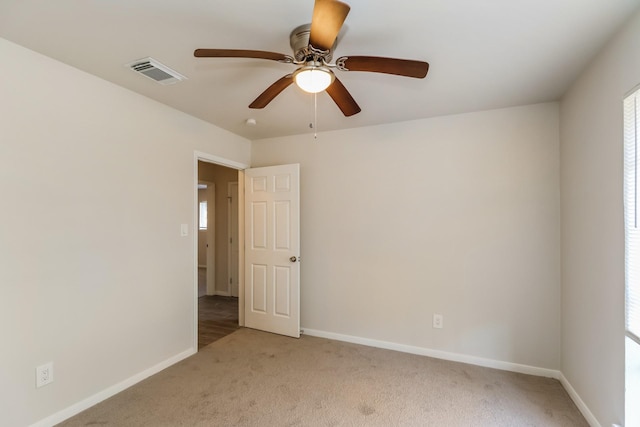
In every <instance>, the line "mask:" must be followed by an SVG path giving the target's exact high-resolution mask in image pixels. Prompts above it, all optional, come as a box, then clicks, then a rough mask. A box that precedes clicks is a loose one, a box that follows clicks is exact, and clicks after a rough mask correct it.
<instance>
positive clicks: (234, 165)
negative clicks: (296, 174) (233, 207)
mask: <svg viewBox="0 0 640 427" xmlns="http://www.w3.org/2000/svg"><path fill="white" fill-rule="evenodd" d="M199 160H201V161H203V162H207V163H215V164H217V165H220V166H225V167H228V168H231V169H236V170H237V171H238V200H244V172H243V170H244V169H247V168H249V165H248V164H245V163H240V162H236V161H234V160H229V159H225V158H223V157H219V156H215V155H213V154H209V153H205V152H202V151H194V152H193V202H192V203H191V206H192V209H193V222H192V223H193V227H192V229H193V231H192V234H191V235H192V236H194V238H193V242H194V243H193V337H192V346H193V348H194V351H197V348H198V239H197V237H196V236H198V161H199ZM238 228H239V230H238V245H239V246H238V252H239V255H238V269H239V272H238V323H239V324H240V326H244V203H238Z"/></svg>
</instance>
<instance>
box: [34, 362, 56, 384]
mask: <svg viewBox="0 0 640 427" xmlns="http://www.w3.org/2000/svg"><path fill="white" fill-rule="evenodd" d="M52 382H53V362H49V363H45V364H44V365H40V366H38V367H37V368H36V388H40V387H42V386H45V385H47V384H49V383H52Z"/></svg>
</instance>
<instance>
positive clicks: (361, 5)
mask: <svg viewBox="0 0 640 427" xmlns="http://www.w3.org/2000/svg"><path fill="white" fill-rule="evenodd" d="M347 3H349V4H350V6H351V13H350V14H349V16H348V17H347V20H346V23H345V26H344V27H343V30H342V32H341V35H340V38H339V45H338V47H337V49H336V52H335V54H334V58H337V57H339V56H346V55H374V56H387V57H395V58H406V59H418V60H423V61H427V62H429V63H430V65H431V68H430V70H429V74H428V75H427V77H426V79H424V80H419V79H412V78H405V77H397V76H390V75H386V74H375V73H363V72H340V71H338V72H337V73H338V75H339V78H340V79H341V80H342V82H343V83H344V85H345V86H346V87H347V89H348V90H349V91H350V92H351V94H352V96H353V97H354V98H355V100H356V101H357V102H358V104H359V105H360V107H361V108H362V112H361V113H359V114H357V115H355V116H353V117H344V116H343V115H342V114H341V113H340V111H339V110H338V108H337V107H336V106H335V104H334V103H333V101H332V100H331V99H330V98H329V96H328V95H327V94H325V93H321V94H319V95H318V98H317V102H318V122H317V123H318V130H319V131H326V130H333V129H344V128H350V127H359V126H369V125H376V124H381V123H390V122H398V121H405V120H413V119H419V118H425V117H432V116H438V115H444V114H452V113H462V112H470V111H478V110H485V109H492V108H501V107H509V106H515V105H524V104H531V103H538V102H546V101H553V100H557V99H559V97H560V96H561V95H562V94H563V93H564V91H565V90H566V89H567V87H568V85H569V84H570V83H571V82H572V81H573V80H574V79H575V78H576V76H577V75H578V74H579V72H580V70H581V69H583V68H584V66H585V65H586V64H587V63H588V61H589V60H590V59H591V58H592V57H593V55H594V54H595V53H596V52H597V51H598V50H599V49H600V48H601V47H602V46H603V45H604V43H605V42H606V41H607V40H608V39H609V38H610V37H611V36H612V35H613V33H614V32H615V30H616V29H618V28H619V27H620V25H622V24H623V22H624V21H625V20H626V19H627V18H628V17H629V15H630V14H631V13H633V11H634V10H636V9H637V7H638V5H639V4H640V0H485V1H478V0H426V1H424V0H423V1H420V0H395V1H392V2H390V1H375V0H347ZM312 10H313V0H271V1H263V0H245V1H241V0H236V1H228V0H226V1H225V0H56V1H52V0H0V37H3V38H6V39H8V40H11V41H13V42H15V43H18V44H20V45H22V46H25V47H27V48H29V49H32V50H35V51H37V52H40V53H43V54H45V55H47V56H50V57H52V58H55V59H57V60H60V61H62V62H64V63H67V64H69V65H72V66H74V67H76V68H79V69H81V70H84V71H86V72H88V73H91V74H94V75H96V76H99V77H101V78H103V79H105V80H108V81H111V82H113V83H115V84H117V85H120V86H123V87H125V88H128V89H130V90H132V91H135V92H138V93H140V94H142V95H145V96H148V97H150V98H153V99H156V100H158V101H160V102H162V103H165V104H167V105H170V106H172V107H174V108H177V109H178V110H181V111H184V112H186V113H188V114H191V115H193V116H196V117H199V118H201V119H203V120H206V121H208V122H211V123H213V124H215V125H217V126H219V127H222V128H224V129H227V130H229V131H231V132H233V133H235V134H238V135H242V136H244V137H246V138H249V139H252V140H254V139H260V138H266V137H274V136H283V135H292V134H301V133H307V132H310V130H309V123H310V122H312V121H313V117H314V111H313V95H309V94H305V93H303V92H302V91H300V90H299V89H298V88H296V87H295V86H291V87H289V88H288V89H286V90H285V91H284V92H283V93H282V94H280V95H279V96H278V97H277V98H276V99H274V100H273V101H272V102H271V104H269V105H268V106H267V107H266V108H265V109H263V110H252V109H249V108H248V107H247V106H248V105H249V104H250V103H251V102H252V101H253V100H254V99H255V98H256V97H257V96H258V95H259V94H260V93H261V92H262V91H263V90H264V89H266V88H267V87H268V86H269V85H270V84H271V83H273V82H274V81H276V80H277V79H279V78H280V77H282V76H283V75H285V74H288V73H290V72H291V71H293V70H294V69H295V68H294V66H292V65H287V64H281V63H278V62H274V61H267V60H257V59H213V58H200V59H198V58H194V57H193V51H194V50H195V49H196V48H229V49H254V50H267V51H273V52H280V53H285V54H291V49H290V47H289V33H290V32H291V30H292V29H293V28H294V27H296V26H298V25H301V24H305V23H308V22H309V21H310V19H311V12H312ZM148 56H151V57H153V58H155V59H157V60H158V61H160V62H161V63H163V64H165V65H167V66H169V67H171V68H173V69H174V70H176V71H178V72H179V73H181V74H183V75H186V76H187V77H188V80H186V81H184V82H181V83H178V84H175V85H169V86H162V85H159V84H158V83H155V82H153V81H152V80H149V79H147V78H145V77H143V76H141V75H139V74H137V73H134V72H132V71H130V70H129V69H128V68H126V67H125V66H124V65H125V64H127V63H130V62H131V61H134V60H136V59H140V58H145V57H148ZM51 84H55V81H52V82H51ZM248 118H254V119H255V120H256V121H257V125H256V126H247V125H246V124H245V121H246V120H247V119H248Z"/></svg>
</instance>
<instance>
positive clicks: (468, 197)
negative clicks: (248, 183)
mask: <svg viewBox="0 0 640 427" xmlns="http://www.w3.org/2000/svg"><path fill="white" fill-rule="evenodd" d="M558 150H559V124H558V105H557V104H555V103H550V104H540V105H532V106H525V107H518V108H508V109H503V110H494V111H486V112H478V113H472V114H464V115H456V116H448V117H440V118H434V119H427V120H419V121H413V122H404V123H398V124H392V125H385V126H377V127H370V128H359V129H351V130H344V131H336V132H327V133H322V134H320V135H319V136H318V140H317V141H315V140H314V139H313V136H312V135H301V136H295V137H286V138H276V139H268V140H260V141H254V142H253V148H252V166H268V165H274V164H285V163H300V173H301V223H302V228H301V235H302V241H301V244H302V251H301V256H302V258H303V259H304V263H303V266H302V270H301V316H302V319H301V323H302V327H303V328H304V329H314V330H319V331H326V332H331V333H339V334H346V335H351V336H355V337H363V338H369V339H375V340H380V341H387V342H393V343H400V344H405V345H411V346H417V347H421V348H428V349H435V350H442V351H447V352H454V353H459V354H464V355H470V356H475V357H481V358H486V359H493V360H498V361H505V362H510V363H517V364H524V365H529V366H535V367H541V368H548V369H558V368H559V367H560V252H559V251H560V240H559V237H560V211H559V207H560V206H559V203H560V196H559V159H558ZM433 313H440V314H443V315H444V329H441V330H436V329H433V328H432V327H431V324H432V315H433Z"/></svg>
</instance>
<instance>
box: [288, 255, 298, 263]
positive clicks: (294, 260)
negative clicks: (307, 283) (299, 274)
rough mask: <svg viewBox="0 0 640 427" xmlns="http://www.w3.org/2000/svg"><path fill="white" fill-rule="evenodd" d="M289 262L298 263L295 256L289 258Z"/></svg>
mask: <svg viewBox="0 0 640 427" xmlns="http://www.w3.org/2000/svg"><path fill="white" fill-rule="evenodd" d="M289 261H291V262H296V261H298V258H296V257H295V256H292V257H291V258H289Z"/></svg>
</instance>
